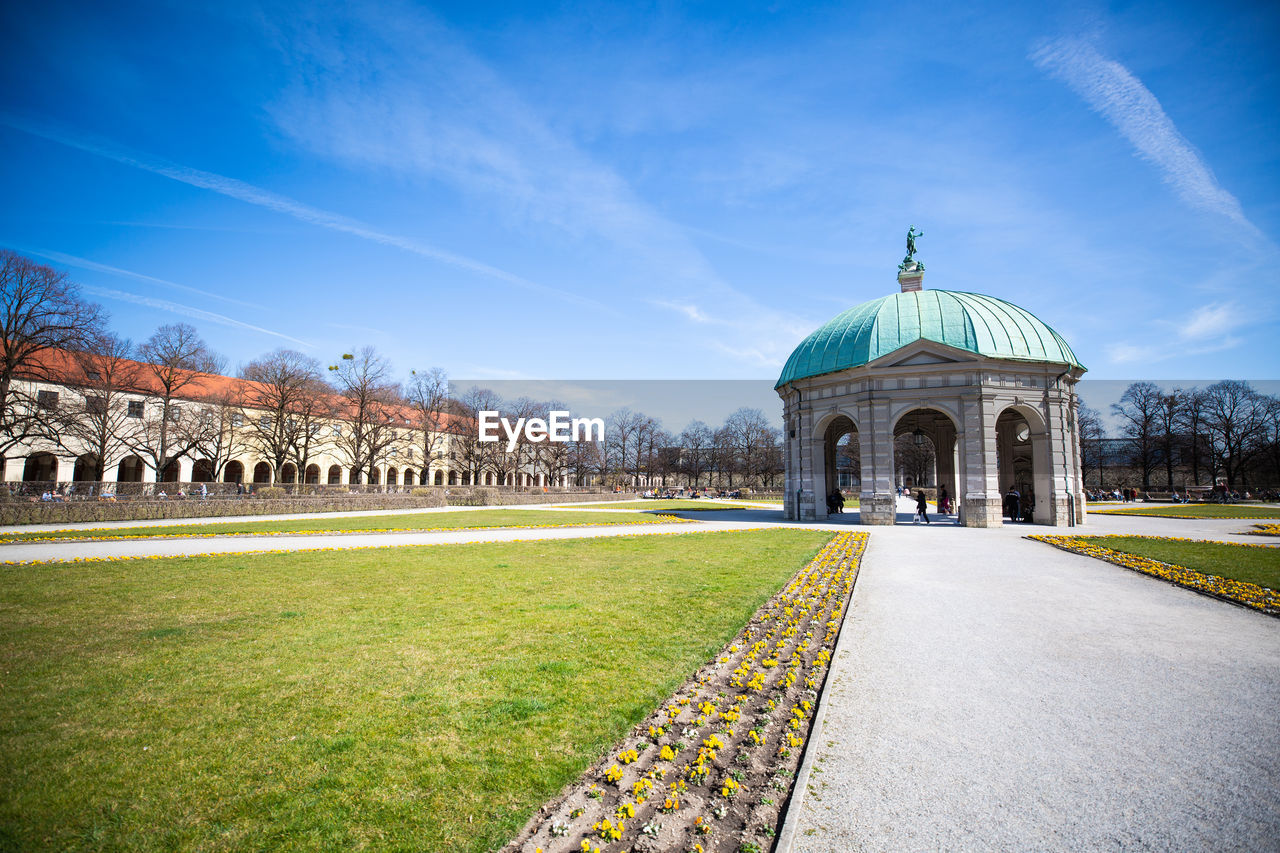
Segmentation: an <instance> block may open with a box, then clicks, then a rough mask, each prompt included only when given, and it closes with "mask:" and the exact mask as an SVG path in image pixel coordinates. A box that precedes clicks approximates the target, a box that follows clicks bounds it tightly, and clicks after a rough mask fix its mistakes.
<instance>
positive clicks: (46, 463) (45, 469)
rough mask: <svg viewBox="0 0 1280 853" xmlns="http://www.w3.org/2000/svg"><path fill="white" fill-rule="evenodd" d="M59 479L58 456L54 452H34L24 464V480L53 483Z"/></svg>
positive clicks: (26, 481)
mask: <svg viewBox="0 0 1280 853" xmlns="http://www.w3.org/2000/svg"><path fill="white" fill-rule="evenodd" d="M57 479H58V457H56V456H54V455H53V454H52V453H33V454H31V455H30V456H28V457H27V462H26V464H25V465H23V466H22V482H24V483H51V482H53V481H55V480H57Z"/></svg>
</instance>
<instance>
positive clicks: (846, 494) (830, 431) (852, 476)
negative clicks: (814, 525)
mask: <svg viewBox="0 0 1280 853" xmlns="http://www.w3.org/2000/svg"><path fill="white" fill-rule="evenodd" d="M822 451H823V463H824V464H823V466H822V467H823V470H822V483H821V485H820V486H819V484H817V483H815V484H814V486H815V488H814V491H815V495H814V498H815V499H816V500H817V504H818V509H819V510H821V509H824V508H825V509H826V512H827V515H843V514H844V513H845V511H847V510H852V509H853V507H854V506H856V505H857V503H858V501H857V495H859V493H860V492H861V491H862V454H861V448H860V447H859V445H858V427H857V425H855V424H854V422H853V421H852V420H851V419H850V418H849V417H847V416H845V415H838V416H836V417H835V418H833V419H832V420H831V422H830V423H828V424H827V427H826V429H825V430H824V431H823V433H822ZM819 489H820V490H821V491H820V493H819Z"/></svg>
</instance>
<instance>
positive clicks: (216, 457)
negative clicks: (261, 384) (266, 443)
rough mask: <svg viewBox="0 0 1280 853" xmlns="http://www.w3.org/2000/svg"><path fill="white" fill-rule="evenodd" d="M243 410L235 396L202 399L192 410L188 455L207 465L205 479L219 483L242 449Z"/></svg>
mask: <svg viewBox="0 0 1280 853" xmlns="http://www.w3.org/2000/svg"><path fill="white" fill-rule="evenodd" d="M243 425H244V406H243V404H242V402H241V399H240V397H239V395H238V392H228V393H225V394H220V395H217V396H215V397H212V398H209V399H206V400H205V401H204V402H203V403H201V404H200V405H198V406H197V407H196V410H195V421H194V424H193V426H194V428H195V435H194V439H195V440H194V442H193V444H192V447H191V453H192V455H194V456H198V457H200V458H201V459H204V460H205V461H207V462H208V463H209V478H210V479H211V480H213V481H214V482H215V483H216V482H218V481H219V480H221V479H222V472H223V471H224V470H225V469H226V467H227V463H228V462H230V461H231V460H232V459H234V458H235V457H236V456H238V455H240V452H241V451H242V450H243V449H244V443H243V441H242V436H243V435H244V430H243V428H242V427H243Z"/></svg>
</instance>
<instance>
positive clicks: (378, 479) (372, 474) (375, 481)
mask: <svg viewBox="0 0 1280 853" xmlns="http://www.w3.org/2000/svg"><path fill="white" fill-rule="evenodd" d="M381 483H382V472H381V471H379V470H378V469H377V468H371V469H369V485H371V486H377V485H380V484H381Z"/></svg>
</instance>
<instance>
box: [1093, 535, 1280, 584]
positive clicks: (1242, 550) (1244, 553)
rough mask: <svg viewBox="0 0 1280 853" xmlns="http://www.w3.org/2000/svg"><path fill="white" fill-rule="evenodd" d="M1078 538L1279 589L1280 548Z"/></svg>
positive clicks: (1138, 538)
mask: <svg viewBox="0 0 1280 853" xmlns="http://www.w3.org/2000/svg"><path fill="white" fill-rule="evenodd" d="M1078 538H1079V539H1080V540H1081V541H1084V542H1089V543H1090V544H1093V545H1097V546H1099V547H1102V548H1110V549H1111V550H1113V551H1122V552H1124V553H1126V554H1135V555H1137V556H1139V557H1147V558H1149V559H1152V560H1159V561H1160V562H1162V563H1171V564H1172V565H1175V566H1182V567H1183V568H1186V569H1193V570H1195V571H1197V572H1201V573H1203V574H1206V575H1217V576H1218V577H1222V578H1229V579H1231V580H1238V581H1245V582H1246V583H1254V584H1257V585H1258V586H1264V587H1266V588H1268V589H1275V590H1280V548H1271V547H1267V548H1258V547H1254V546H1249V545H1233V544H1230V543H1225V542H1179V541H1170V540H1167V539H1153V538H1149V537H1144V536H1101V537H1099V536H1081V537H1078Z"/></svg>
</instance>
